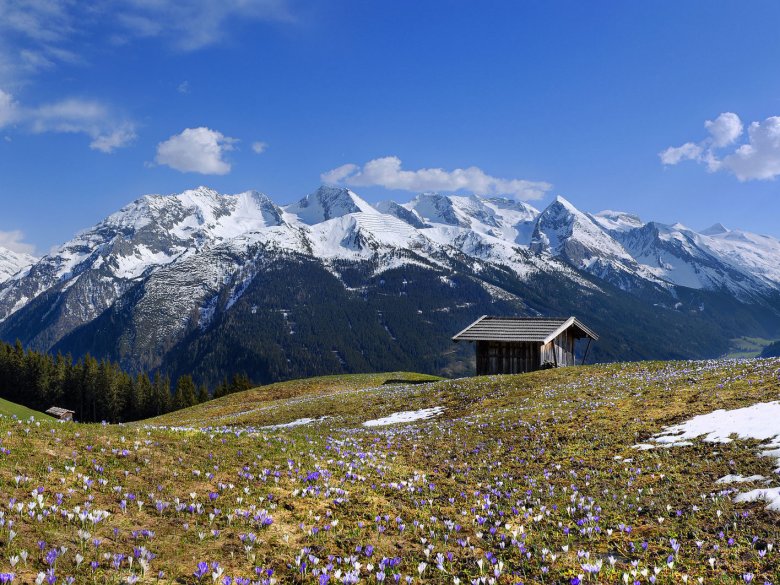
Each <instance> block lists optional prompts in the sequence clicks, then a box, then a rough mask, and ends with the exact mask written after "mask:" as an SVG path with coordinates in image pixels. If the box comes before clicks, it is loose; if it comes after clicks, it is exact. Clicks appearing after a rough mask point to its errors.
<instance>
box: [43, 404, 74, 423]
mask: <svg viewBox="0 0 780 585" xmlns="http://www.w3.org/2000/svg"><path fill="white" fill-rule="evenodd" d="M46 414H50V415H51V416H53V417H54V418H57V419H59V420H73V415H74V414H76V411H75V410H68V409H67V408H60V407H59V406H52V407H51V408H50V409H49V410H47V411H46Z"/></svg>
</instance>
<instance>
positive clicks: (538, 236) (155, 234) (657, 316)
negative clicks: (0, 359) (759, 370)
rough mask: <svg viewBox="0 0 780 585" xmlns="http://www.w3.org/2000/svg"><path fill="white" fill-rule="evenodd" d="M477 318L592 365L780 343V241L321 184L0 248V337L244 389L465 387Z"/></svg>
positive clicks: (134, 213) (214, 201) (205, 195)
mask: <svg viewBox="0 0 780 585" xmlns="http://www.w3.org/2000/svg"><path fill="white" fill-rule="evenodd" d="M482 314H499V315H568V314H576V315H577V316H578V317H580V318H582V319H583V320H584V321H585V322H586V323H588V324H589V325H591V326H592V327H593V328H594V329H596V330H597V331H598V332H599V333H600V334H601V340H600V341H599V343H597V344H596V345H595V346H594V347H593V348H592V350H591V352H592V353H591V354H590V355H591V356H592V357H593V359H597V360H617V359H651V358H660V359H665V358H698V357H714V356H718V355H721V354H723V353H724V352H725V351H726V350H727V348H728V344H729V340H730V339H732V338H735V337H740V336H758V337H765V338H777V337H780V241H778V240H777V239H775V238H772V237H769V236H762V235H757V234H752V233H749V232H745V231H741V230H729V229H727V228H725V227H724V226H722V225H720V224H717V225H714V226H712V227H711V228H708V229H706V230H703V231H701V232H697V231H694V230H691V229H689V228H686V227H685V226H683V225H680V224H674V225H666V224H661V223H657V222H652V221H650V222H643V221H642V220H640V218H639V217H637V216H635V215H632V214H630V213H625V212H616V211H602V212H600V213H595V214H591V213H586V212H582V211H580V210H578V209H577V208H576V207H575V206H574V205H572V204H571V203H570V202H569V201H567V200H566V199H564V198H562V197H557V198H556V199H555V200H554V201H553V202H552V203H550V204H549V205H548V206H547V207H546V208H545V209H543V210H538V209H536V208H534V207H532V206H531V205H529V204H527V203H524V202H519V201H515V200H510V199H503V198H495V197H494V198H485V197H480V196H477V195H443V194H437V193H423V194H420V195H418V196H416V197H415V198H414V199H412V200H411V201H410V202H408V203H403V204H399V203H396V202H394V201H386V202H381V203H377V204H370V203H368V202H367V201H365V200H364V199H362V198H361V197H360V196H359V195H357V194H356V193H354V192H353V191H351V190H348V189H343V188H337V187H331V186H323V187H320V188H319V189H317V190H316V191H314V192H313V193H311V194H309V195H307V196H306V197H304V198H302V199H301V200H300V201H298V202H296V203H293V204H290V205H286V206H279V205H277V204H276V203H274V202H273V201H272V200H271V199H270V198H269V197H267V196H266V195H263V194H261V193H258V192H255V191H249V192H245V193H240V194H236V195H223V194H220V193H218V192H216V191H214V190H212V189H208V188H205V187H200V188H198V189H194V190H190V191H185V192H183V193H180V194H175V195H146V196H143V197H141V198H140V199H138V200H136V201H134V202H133V203H131V204H130V205H128V206H126V207H124V208H122V209H121V210H119V211H117V212H116V213H114V214H112V215H110V216H109V217H107V218H106V219H104V220H103V221H101V222H100V223H98V224H97V225H95V226H93V227H91V228H89V229H86V230H84V231H82V232H80V233H79V234H77V235H76V236H75V237H74V238H73V239H71V240H70V241H68V242H66V243H65V244H63V245H62V246H59V247H58V248H56V249H54V250H53V251H52V252H50V253H49V254H47V255H45V256H44V257H42V258H33V257H30V256H27V255H24V254H18V253H14V252H11V251H10V250H5V249H0V338H2V339H4V340H7V341H14V340H16V339H19V340H21V342H22V343H23V344H25V345H26V346H29V347H32V348H35V349H39V350H45V351H52V352H58V351H59V352H63V353H70V354H71V355H72V356H74V357H78V356H81V355H84V354H86V353H90V354H91V355H93V356H97V357H105V358H110V359H113V360H117V361H119V362H120V363H121V364H122V365H123V366H124V367H126V368H128V369H129V370H132V371H137V370H142V369H143V370H149V371H161V372H165V373H168V374H171V375H176V374H179V373H182V372H191V373H193V374H194V375H195V376H196V378H198V379H199V380H202V381H204V382H206V383H210V384H215V383H216V382H218V381H219V380H220V379H221V377H222V376H225V375H230V374H232V373H236V372H242V373H246V374H248V375H250V377H252V379H253V380H254V381H256V382H268V381H273V380H278V379H284V378H291V377H298V376H306V375H313V374H322V373H337V372H345V371H346V372H355V371H369V370H380V369H382V370H388V371H389V370H401V369H414V370H419V371H426V372H433V373H444V374H448V375H458V374H461V373H467V372H469V371H471V369H472V367H473V356H472V354H473V350H472V349H471V348H469V347H468V346H463V345H454V344H452V343H451V342H450V337H451V336H452V335H453V334H454V333H456V332H457V331H458V330H460V329H462V328H463V327H465V326H466V325H467V324H468V323H470V322H471V321H472V320H473V319H475V318H477V317H478V316H480V315H482Z"/></svg>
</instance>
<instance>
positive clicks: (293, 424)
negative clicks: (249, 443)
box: [260, 416, 329, 430]
mask: <svg viewBox="0 0 780 585" xmlns="http://www.w3.org/2000/svg"><path fill="white" fill-rule="evenodd" d="M326 418H329V417H327V416H322V417H320V418H298V419H295V420H294V421H290V422H288V423H283V424H278V425H268V426H266V427H260V428H261V429H262V430H273V429H289V428H291V427H299V426H301V425H307V424H309V423H313V422H320V421H323V420H325V419H326Z"/></svg>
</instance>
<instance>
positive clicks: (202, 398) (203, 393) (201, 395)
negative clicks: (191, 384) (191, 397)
mask: <svg viewBox="0 0 780 585" xmlns="http://www.w3.org/2000/svg"><path fill="white" fill-rule="evenodd" d="M210 399H211V396H209V388H208V386H206V385H205V384H201V385H200V388H198V404H202V403H204V402H208V401H209V400H210Z"/></svg>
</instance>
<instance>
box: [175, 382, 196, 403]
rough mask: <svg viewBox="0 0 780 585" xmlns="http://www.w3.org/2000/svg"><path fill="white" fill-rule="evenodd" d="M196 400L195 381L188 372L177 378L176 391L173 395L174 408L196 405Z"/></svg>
mask: <svg viewBox="0 0 780 585" xmlns="http://www.w3.org/2000/svg"><path fill="white" fill-rule="evenodd" d="M196 401H197V397H196V396H195V382H193V381H192V376H190V375H188V374H185V375H184V376H179V379H178V380H176V392H175V394H174V396H173V408H174V410H179V409H182V408H187V407H189V406H194V405H195V404H196Z"/></svg>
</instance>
